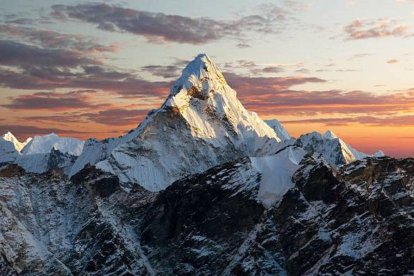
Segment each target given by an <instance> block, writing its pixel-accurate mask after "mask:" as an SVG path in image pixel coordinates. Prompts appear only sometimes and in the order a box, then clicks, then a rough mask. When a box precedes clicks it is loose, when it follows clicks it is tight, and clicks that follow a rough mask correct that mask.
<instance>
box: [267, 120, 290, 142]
mask: <svg viewBox="0 0 414 276" xmlns="http://www.w3.org/2000/svg"><path fill="white" fill-rule="evenodd" d="M265 122H266V124H268V125H269V126H270V127H271V128H272V129H273V130H274V131H275V132H276V135H277V136H278V137H279V138H280V139H281V140H282V141H286V140H289V139H291V138H292V137H291V136H290V134H289V133H288V132H287V130H286V129H285V127H284V126H283V125H282V124H281V123H280V122H279V120H276V119H273V120H266V121H265Z"/></svg>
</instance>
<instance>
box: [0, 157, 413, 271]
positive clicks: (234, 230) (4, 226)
mask: <svg viewBox="0 0 414 276" xmlns="http://www.w3.org/2000/svg"><path fill="white" fill-rule="evenodd" d="M261 177H262V174H261V173H260V172H258V171H257V169H255V167H254V166H253V165H252V161H251V160H250V159H249V158H242V159H240V160H238V161H234V162H230V163H226V164H223V165H220V166H218V167H214V168H212V169H210V170H208V171H206V172H204V173H201V174H197V175H193V176H190V177H187V178H184V179H181V180H179V181H177V182H175V183H174V184H172V185H171V186H170V187H168V188H167V189H166V190H164V191H161V192H159V193H151V192H148V191H145V190H143V189H142V188H140V187H139V186H134V187H132V189H131V191H129V192H126V191H125V190H124V189H122V188H121V186H120V184H119V180H118V179H117V178H116V177H114V176H111V175H109V174H106V173H103V172H102V171H99V170H97V169H95V168H93V167H87V168H85V169H84V170H82V171H81V172H80V173H79V174H77V175H76V176H74V177H73V178H72V179H71V180H69V179H67V178H66V177H65V176H64V175H63V174H62V173H59V172H56V171H55V172H53V171H52V172H49V173H48V174H43V175H34V174H27V173H25V172H24V171H23V170H22V169H20V168H18V167H17V166H14V165H12V166H8V167H6V168H3V169H2V170H1V171H0V204H1V208H0V211H1V217H2V220H1V222H0V232H1V233H2V235H1V236H0V245H1V246H0V256H1V258H0V271H2V272H8V273H11V274H13V273H19V274H31V275H33V274H35V275H36V274H37V275H44V274H49V275H52V274H62V275H70V274H98V275H102V274H111V273H112V274H114V275H115V274H116V275H119V274H135V275H153V274H161V275H165V274H176V275H183V274H187V275H200V274H204V275H217V274H223V275H251V274H288V275H301V274H324V273H325V274H346V273H349V274H375V275H381V274H394V275H396V274H399V275H402V274H409V273H412V272H413V269H414V267H413V263H414V255H413V253H414V252H413V248H414V244H413V243H414V222H413V221H414V220H413V216H414V207H413V200H414V160H413V159H405V160H395V159H391V158H370V159H367V160H363V161H357V162H355V163H352V164H350V165H347V166H344V167H343V168H341V169H340V170H337V169H333V168H332V167H331V166H330V165H328V164H327V163H326V162H325V161H323V160H319V159H315V158H314V157H312V156H309V155H308V156H306V157H305V158H304V159H303V160H302V162H301V164H300V169H299V170H298V171H297V172H296V173H295V175H294V176H293V182H294V185H295V186H294V187H293V188H291V189H289V190H288V191H287V192H286V193H285V194H284V196H283V197H282V198H281V199H280V200H279V201H278V202H277V203H276V204H275V205H273V206H270V207H265V206H264V205H263V204H262V202H261V201H260V200H259V199H258V194H259V188H260V183H261Z"/></svg>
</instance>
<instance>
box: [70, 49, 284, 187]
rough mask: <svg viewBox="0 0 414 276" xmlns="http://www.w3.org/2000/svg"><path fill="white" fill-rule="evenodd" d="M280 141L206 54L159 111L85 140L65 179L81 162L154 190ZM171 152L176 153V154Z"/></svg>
mask: <svg viewBox="0 0 414 276" xmlns="http://www.w3.org/2000/svg"><path fill="white" fill-rule="evenodd" d="M280 141H281V139H280V138H279V137H278V136H277V135H276V133H275V132H274V131H273V130H272V129H271V128H270V127H269V126H268V125H267V124H266V123H265V122H264V121H262V120H261V119H260V118H259V116H258V115H257V114H256V113H253V112H249V111H247V110H246V109H245V108H244V107H243V105H242V104H241V103H240V101H239V100H238V99H237V96H236V92H235V91H234V90H233V89H231V88H230V86H229V85H228V84H227V82H226V81H225V79H224V77H223V75H222V73H221V72H220V70H219V69H218V67H217V66H216V65H215V64H214V63H213V62H212V61H211V60H210V58H209V57H208V56H206V55H203V54H202V55H199V56H197V57H196V58H195V59H194V60H193V61H192V62H190V63H189V64H188V65H187V66H186V68H185V69H184V70H183V73H182V76H181V77H180V78H179V79H178V80H177V81H176V83H175V84H174V85H173V86H172V88H171V91H170V94H169V96H168V97H167V99H166V100H165V102H164V104H163V105H162V106H161V108H160V109H158V110H154V111H152V112H150V113H149V114H148V116H147V118H146V119H145V120H144V122H143V123H142V124H141V125H140V126H139V127H138V128H137V129H135V130H134V131H132V132H131V133H129V134H128V135H126V136H124V137H121V138H119V139H111V140H106V141H102V142H98V141H89V142H87V146H86V147H85V149H84V152H83V154H81V156H80V157H79V159H78V161H77V162H76V163H75V165H74V167H73V169H72V171H71V175H74V174H75V173H76V172H77V171H78V170H80V169H82V166H84V165H86V164H88V163H89V164H92V165H94V164H96V166H97V168H99V169H102V170H104V171H107V172H110V173H112V174H115V175H117V176H119V177H120V180H121V182H123V183H138V184H139V185H141V186H143V187H144V188H146V189H148V190H150V191H159V190H161V189H164V188H165V187H166V186H168V185H169V184H171V183H172V182H173V181H174V180H177V179H179V178H182V177H184V176H186V175H189V174H193V173H197V172H202V171H204V170H206V169H208V168H211V167H213V166H215V165H219V164H221V163H224V162H228V161H231V160H234V159H235V158H236V159H237V158H240V157H243V156H262V155H266V154H268V153H269V152H275V151H276V149H277V148H278V147H279V142H280ZM176 149H180V151H179V152H177V150H176Z"/></svg>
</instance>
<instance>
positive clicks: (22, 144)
mask: <svg viewBox="0 0 414 276" xmlns="http://www.w3.org/2000/svg"><path fill="white" fill-rule="evenodd" d="M1 138H2V139H3V140H5V141H9V142H11V143H12V144H13V145H14V148H15V149H16V150H17V151H18V152H21V150H22V149H23V148H24V147H25V146H26V145H27V143H29V142H30V140H31V139H32V138H28V139H27V140H26V141H25V142H20V141H19V140H18V139H17V138H16V137H15V136H14V135H13V133H11V132H10V131H8V132H6V133H5V134H3V135H2V136H1Z"/></svg>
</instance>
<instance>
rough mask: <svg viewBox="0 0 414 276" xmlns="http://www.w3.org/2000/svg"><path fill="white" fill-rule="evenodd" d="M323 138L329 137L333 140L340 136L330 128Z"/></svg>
mask: <svg viewBox="0 0 414 276" xmlns="http://www.w3.org/2000/svg"><path fill="white" fill-rule="evenodd" d="M323 138H325V139H329V140H333V139H336V138H338V136H336V134H335V133H333V131H332V130H328V131H327V132H325V134H324V135H323Z"/></svg>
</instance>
